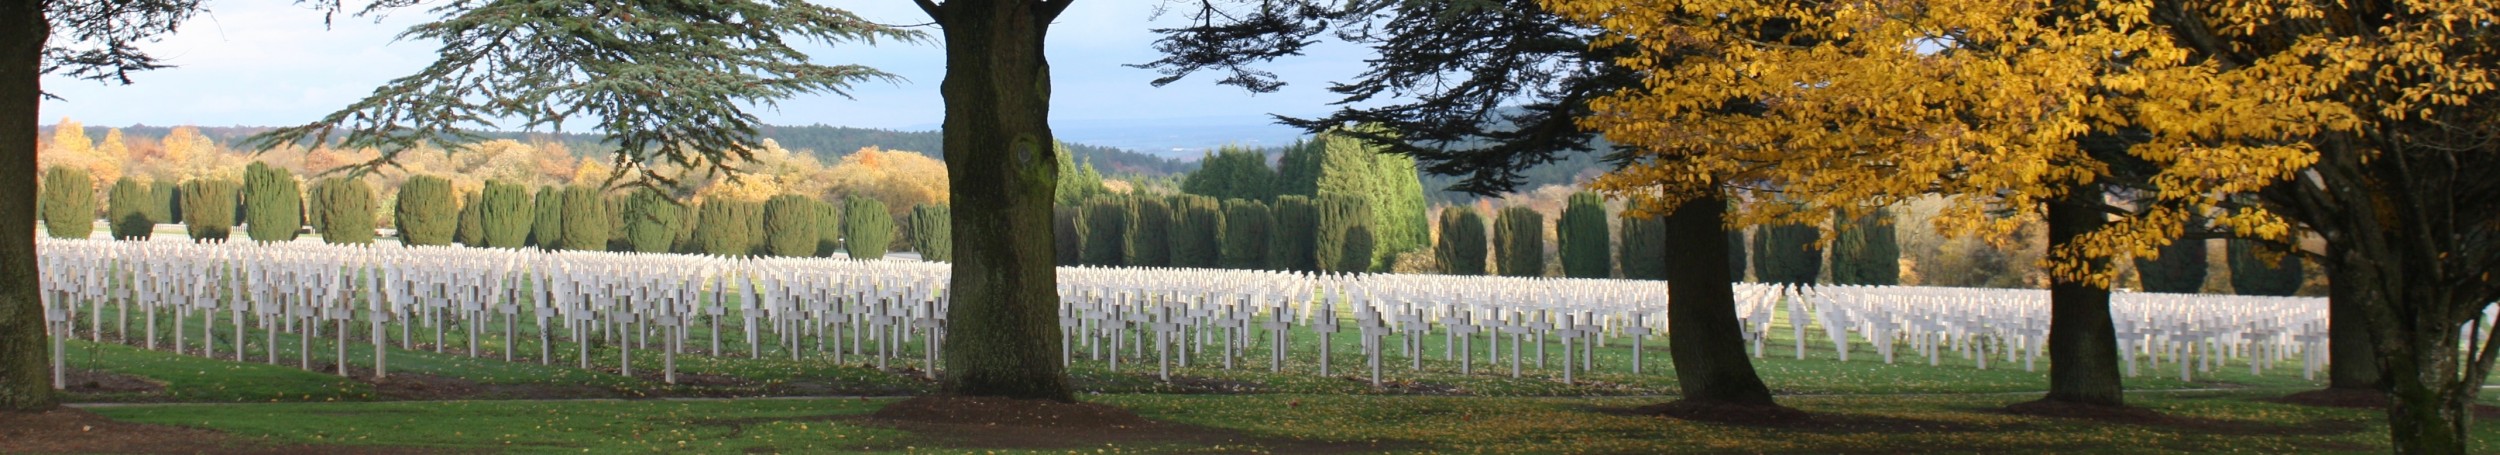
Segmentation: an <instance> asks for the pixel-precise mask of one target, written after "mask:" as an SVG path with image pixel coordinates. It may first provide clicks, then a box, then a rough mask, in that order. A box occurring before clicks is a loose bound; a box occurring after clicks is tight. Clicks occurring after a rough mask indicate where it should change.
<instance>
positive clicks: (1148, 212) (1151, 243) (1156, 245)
mask: <svg viewBox="0 0 2500 455" xmlns="http://www.w3.org/2000/svg"><path fill="white" fill-rule="evenodd" d="M1128 208H1129V220H1128V235H1127V236H1125V237H1126V238H1127V240H1128V251H1127V254H1128V255H1127V257H1125V258H1123V259H1122V260H1121V262H1122V263H1124V264H1127V265H1128V266H1130V267H1167V266H1171V265H1172V205H1171V204H1169V203H1166V202H1165V201H1164V200H1163V198H1159V197H1154V196H1146V195H1139V196H1135V197H1132V198H1130V200H1129V204H1128Z"/></svg>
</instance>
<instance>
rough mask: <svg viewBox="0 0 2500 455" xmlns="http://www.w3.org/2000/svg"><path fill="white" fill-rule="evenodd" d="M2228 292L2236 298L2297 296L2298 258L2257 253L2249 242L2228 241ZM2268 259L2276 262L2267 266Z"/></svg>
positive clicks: (2240, 240) (2299, 278)
mask: <svg viewBox="0 0 2500 455" xmlns="http://www.w3.org/2000/svg"><path fill="white" fill-rule="evenodd" d="M2227 247H2228V248H2229V249H2230V251H2229V253H2230V254H2229V256H2230V259H2231V260H2230V263H2231V291H2232V293H2235V294H2239V295H2270V296H2289V295H2293V294H2297V293H2299V292H2300V280H2301V276H2300V274H2301V270H2300V268H2301V264H2300V256H2297V255H2290V254H2271V253H2273V252H2261V251H2258V250H2260V249H2263V248H2266V247H2265V246H2263V245H2262V244H2259V243H2257V242H2256V241H2253V240H2242V239H2231V241H2230V242H2229V244H2228V246H2227ZM2268 256H2272V257H2273V259H2276V260H2275V261H2273V262H2267V259H2269V258H2268Z"/></svg>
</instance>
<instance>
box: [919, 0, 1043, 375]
mask: <svg viewBox="0 0 2500 455" xmlns="http://www.w3.org/2000/svg"><path fill="white" fill-rule="evenodd" d="M921 6H922V8H923V9H926V10H928V12H929V13H930V15H931V16H932V17H934V18H936V19H937V22H938V25H939V26H940V27H942V28H944V29H945V37H946V81H945V83H944V85H941V86H940V88H939V90H940V92H941V93H943V94H944V95H945V97H946V125H945V132H944V134H945V137H946V145H945V147H946V170H947V173H948V175H949V177H950V178H949V179H948V183H947V188H948V195H949V196H950V197H951V199H952V200H953V201H954V217H953V221H952V223H953V229H954V234H953V235H954V238H955V241H956V242H957V245H958V248H957V249H956V250H955V262H954V277H953V280H952V281H951V282H950V283H949V285H948V287H947V298H948V300H949V301H950V306H949V307H948V309H947V313H946V315H947V319H948V325H949V327H947V329H946V341H945V342H944V344H943V347H944V355H945V358H946V360H945V363H946V365H945V370H943V371H942V373H943V377H944V389H945V391H946V392H947V393H949V394H954V395H966V396H995V397H1010V398H1026V399H1049V400H1058V401H1071V400H1073V399H1074V396H1073V395H1072V394H1071V392H1070V389H1069V387H1068V375H1067V371H1066V369H1065V367H1063V366H1062V365H1060V363H1059V343H1060V337H1059V319H1058V315H1057V310H1058V308H1059V300H1058V296H1059V291H1058V277H1057V276H1056V275H1055V274H1054V273H1055V269H1054V268H1053V259H1054V256H1053V254H1054V253H1053V251H1052V249H1051V236H1050V235H1049V234H1050V232H1051V223H1050V211H1051V201H1052V191H1053V190H1054V189H1055V183H1056V182H1057V177H1058V172H1059V169H1058V165H1057V163H1058V161H1057V160H1055V159H1053V157H1052V156H1051V153H1053V152H1052V141H1051V135H1050V65H1049V64H1048V63H1047V62H1045V58H1044V55H1043V53H1042V38H1043V35H1044V33H1045V32H1046V31H1047V30H1048V28H1049V26H1050V20H1051V18H1052V17H1053V16H1056V15H1057V11H1059V9H1060V8H1065V7H1066V0H1059V1H1053V2H1037V1H1033V0H951V1H947V2H945V4H944V5H936V4H932V3H929V2H925V1H924V2H922V3H921Z"/></svg>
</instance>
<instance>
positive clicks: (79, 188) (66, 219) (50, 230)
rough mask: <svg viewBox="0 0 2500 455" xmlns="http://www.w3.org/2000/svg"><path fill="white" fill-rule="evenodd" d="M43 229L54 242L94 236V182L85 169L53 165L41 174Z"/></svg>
mask: <svg viewBox="0 0 2500 455" xmlns="http://www.w3.org/2000/svg"><path fill="white" fill-rule="evenodd" d="M42 193H43V197H42V199H41V200H40V201H39V202H40V203H42V204H43V210H42V213H43V229H44V233H45V234H46V235H50V236H52V238H56V239H83V238H87V237H88V236H90V235H94V234H95V180H93V179H91V178H89V177H87V170H86V169H79V168H75V167H69V166H53V167H52V168H51V169H48V170H45V171H44V173H43V190H42Z"/></svg>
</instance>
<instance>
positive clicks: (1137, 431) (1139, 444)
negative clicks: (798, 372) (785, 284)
mask: <svg viewBox="0 0 2500 455" xmlns="http://www.w3.org/2000/svg"><path fill="white" fill-rule="evenodd" d="M792 421H822V422H834V423H841V424H847V425H852V426H858V427H863V428H883V429H892V430H899V431H903V432H905V433H909V434H910V435H911V436H910V437H908V438H905V439H903V440H899V441H893V442H883V443H868V444H861V445H858V446H853V447H845V448H847V449H853V450H897V449H903V448H906V447H941V448H957V449H1031V450H1053V449H1077V448H1089V447H1090V448H1102V447H1104V446H1106V445H1116V446H1122V447H1132V448H1144V449H1148V451H1152V449H1153V448H1155V447H1186V448H1189V450H1190V451H1191V452H1218V453H1221V452H1249V453H1320V454H1327V453H1373V452H1382V451H1405V450H1415V449H1423V448H1429V446H1428V445H1426V444H1423V443H1419V442H1413V441H1393V440H1383V441H1312V440H1298V439H1291V438H1279V437H1272V436H1262V435H1254V434H1249V433H1246V432H1242V431H1238V430H1231V429H1224V428H1212V427H1204V426H1197V425H1188V424H1180V423H1171V422H1157V421H1152V420H1147V419H1145V418H1143V417H1139V416H1137V415H1136V414H1134V413H1131V412H1129V411H1128V410H1125V409H1120V408H1117V407H1113V406H1108V405H1102V404H1093V403H1059V402H1053V401H1046V400H1011V399H998V398H969V397H944V396H932V397H920V398H912V399H908V400H904V401H901V402H897V403H895V404H891V405H887V406H886V407H885V408H883V409H880V410H878V411H877V412H876V413H874V414H870V415H830V416H815V417H802V418H773V419H735V420H714V421H704V422H698V423H699V424H703V425H717V426H729V427H732V428H733V433H737V432H742V431H743V427H744V426H745V425H751V424H763V423H780V422H792ZM819 442H821V441H819Z"/></svg>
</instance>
